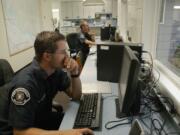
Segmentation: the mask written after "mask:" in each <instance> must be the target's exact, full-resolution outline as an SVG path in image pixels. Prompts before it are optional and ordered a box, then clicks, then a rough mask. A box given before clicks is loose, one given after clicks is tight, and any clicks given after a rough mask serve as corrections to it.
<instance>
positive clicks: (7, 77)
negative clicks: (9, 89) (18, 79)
mask: <svg viewBox="0 0 180 135" xmlns="http://www.w3.org/2000/svg"><path fill="white" fill-rule="evenodd" d="M13 76H14V71H13V69H12V67H11V65H10V64H9V62H8V61H7V60H5V59H0V86H2V85H4V84H6V83H8V82H10V81H11V79H12V78H13Z"/></svg>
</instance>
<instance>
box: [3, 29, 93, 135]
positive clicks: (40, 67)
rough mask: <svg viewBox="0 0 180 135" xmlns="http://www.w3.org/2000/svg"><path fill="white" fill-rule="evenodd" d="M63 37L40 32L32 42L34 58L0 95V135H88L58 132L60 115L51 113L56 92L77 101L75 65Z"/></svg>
mask: <svg viewBox="0 0 180 135" xmlns="http://www.w3.org/2000/svg"><path fill="white" fill-rule="evenodd" d="M65 44H66V41H65V37H64V36H63V35H62V34H60V33H57V32H50V31H44V32H41V33H39V34H38V35H37V37H36V39H35V42H34V49H35V58H34V60H33V61H32V63H31V64H30V65H29V66H27V67H26V68H25V69H23V70H22V71H20V72H19V73H18V74H17V75H16V76H15V77H14V78H13V80H12V81H11V82H10V83H9V84H8V87H6V89H3V90H1V91H0V108H1V109H0V134H1V135H84V134H88V135H92V134H93V132H92V131H91V130H90V129H87V128H83V129H69V130H58V128H59V126H60V123H61V120H62V118H63V114H60V113H53V112H52V100H53V98H54V96H55V94H56V93H57V92H58V91H64V92H66V93H67V94H68V95H69V96H70V97H71V98H72V99H74V100H79V99H80V97H81V81H80V79H79V68H78V64H77V63H76V62H75V61H74V60H73V59H72V58H70V57H69V56H68V55H67V49H66V45H65Z"/></svg>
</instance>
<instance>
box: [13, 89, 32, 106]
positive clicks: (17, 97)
mask: <svg viewBox="0 0 180 135" xmlns="http://www.w3.org/2000/svg"><path fill="white" fill-rule="evenodd" d="M30 99H31V97H30V94H29V91H28V90H27V89H25V88H17V89H15V90H14V91H13V92H12V94H11V100H12V102H13V103H14V104H15V105H25V104H26V103H27V102H28V101H29V100H30Z"/></svg>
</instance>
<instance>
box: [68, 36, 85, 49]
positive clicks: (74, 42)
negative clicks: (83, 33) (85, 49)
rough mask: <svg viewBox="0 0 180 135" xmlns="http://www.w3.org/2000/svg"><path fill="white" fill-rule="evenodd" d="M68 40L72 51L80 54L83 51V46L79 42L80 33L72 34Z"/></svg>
mask: <svg viewBox="0 0 180 135" xmlns="http://www.w3.org/2000/svg"><path fill="white" fill-rule="evenodd" d="M66 39H67V43H68V45H69V48H70V49H71V50H75V51H76V52H78V51H79V50H80V49H81V47H82V46H81V42H80V40H79V33H70V34H68V35H67V36H66ZM75 51H74V52H75Z"/></svg>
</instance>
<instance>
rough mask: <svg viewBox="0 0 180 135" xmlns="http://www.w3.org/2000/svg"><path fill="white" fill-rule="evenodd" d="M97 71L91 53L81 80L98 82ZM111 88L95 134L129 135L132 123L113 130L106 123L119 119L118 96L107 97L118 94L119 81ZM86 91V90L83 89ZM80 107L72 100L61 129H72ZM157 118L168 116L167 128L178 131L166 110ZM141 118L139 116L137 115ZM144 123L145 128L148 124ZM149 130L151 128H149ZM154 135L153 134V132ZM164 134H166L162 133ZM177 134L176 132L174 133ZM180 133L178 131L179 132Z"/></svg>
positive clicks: (169, 130) (104, 102)
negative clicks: (100, 124) (116, 103)
mask: <svg viewBox="0 0 180 135" xmlns="http://www.w3.org/2000/svg"><path fill="white" fill-rule="evenodd" d="M96 73H97V71H96V58H95V56H93V55H91V56H89V57H88V58H87V61H86V63H85V66H84V68H83V71H82V73H81V77H80V78H81V81H82V83H87V82H92V83H96V82H97V77H96V76H97V74H96ZM110 89H111V91H112V93H111V94H102V97H103V110H102V126H101V127H102V129H101V130H100V131H94V133H95V135H128V133H129V130H130V127H131V125H130V124H129V125H123V126H118V127H116V128H113V129H111V130H107V129H106V128H105V127H104V125H105V123H106V122H108V121H112V120H118V119H117V118H116V116H115V115H116V107H115V101H114V99H115V98H116V97H115V96H112V97H107V98H105V97H106V96H110V95H117V94H118V85H117V83H110ZM83 91H85V90H83ZM78 108H79V103H78V102H70V104H69V108H68V109H67V111H66V112H65V116H64V118H63V120H62V123H61V125H60V128H59V129H71V128H72V127H73V124H74V121H75V118H76V114H77V111H78ZM154 117H155V118H158V119H160V120H162V121H164V118H166V121H168V122H166V125H165V130H166V131H168V133H169V132H174V131H177V130H178V128H179V127H177V125H175V123H174V122H173V121H172V120H171V119H170V118H169V116H168V114H167V113H166V112H162V113H160V114H155V116H154ZM137 118H139V117H137ZM144 121H145V125H148V127H150V126H149V125H151V124H150V119H145V120H144ZM145 125H143V127H144V128H145V129H147V128H146V126H145ZM148 131H149V130H148ZM152 135H153V134H152ZM162 135H164V134H162ZM174 135H175V134H174ZM177 135H178V133H177Z"/></svg>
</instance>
